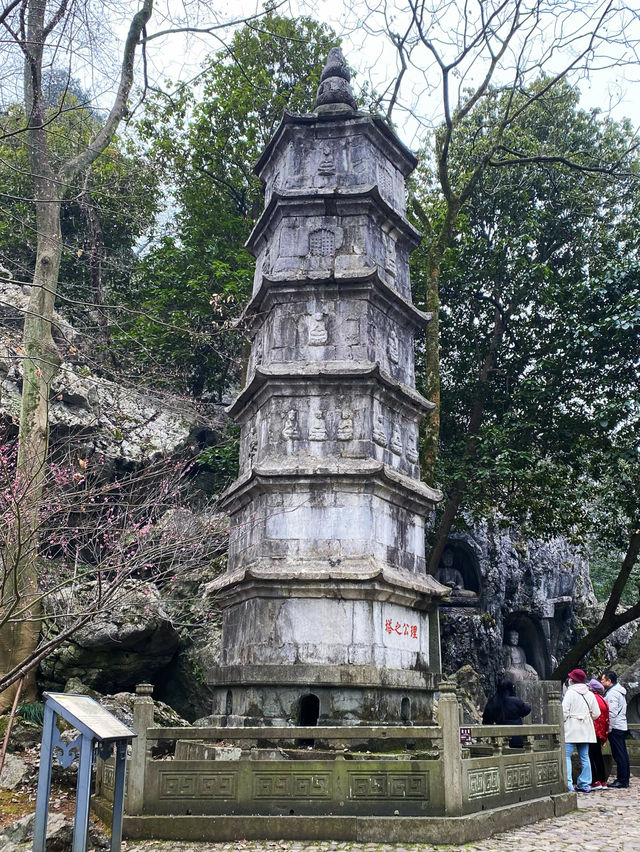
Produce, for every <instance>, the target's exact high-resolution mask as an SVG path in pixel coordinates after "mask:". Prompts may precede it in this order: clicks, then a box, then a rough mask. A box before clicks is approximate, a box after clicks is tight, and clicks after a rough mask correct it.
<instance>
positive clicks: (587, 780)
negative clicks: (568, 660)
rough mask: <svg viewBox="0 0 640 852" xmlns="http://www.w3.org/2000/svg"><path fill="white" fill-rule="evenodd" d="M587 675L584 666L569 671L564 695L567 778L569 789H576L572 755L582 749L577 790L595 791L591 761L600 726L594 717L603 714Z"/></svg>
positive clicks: (579, 752) (584, 791)
mask: <svg viewBox="0 0 640 852" xmlns="http://www.w3.org/2000/svg"><path fill="white" fill-rule="evenodd" d="M586 680H587V676H586V674H585V673H584V672H583V671H582V669H574V670H573V671H572V672H569V688H568V689H567V691H566V693H565V696H564V698H563V699H562V711H563V714H564V741H565V750H566V756H567V779H568V781H569V789H570V790H573V789H574V787H573V781H572V778H571V755H572V754H573V752H574V750H575V749H577V750H578V756H579V757H580V766H581V771H580V775H579V776H578V780H577V781H576V787H575V789H576V790H579V791H580V792H581V793H590V792H591V763H590V762H589V743H595V742H596V741H597V739H596V729H595V728H594V726H593V720H594V719H597V718H598V716H599V715H600V708H599V707H598V702H597V701H596V699H595V696H594V695H593V693H592V692H591V691H590V690H589V687H588V686H587V684H586V682H585V681H586Z"/></svg>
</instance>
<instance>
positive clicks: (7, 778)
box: [0, 752, 29, 790]
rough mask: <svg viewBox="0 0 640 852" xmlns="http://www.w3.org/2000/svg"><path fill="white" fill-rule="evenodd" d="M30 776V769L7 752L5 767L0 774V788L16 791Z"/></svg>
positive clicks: (22, 761)
mask: <svg viewBox="0 0 640 852" xmlns="http://www.w3.org/2000/svg"><path fill="white" fill-rule="evenodd" d="M28 775H29V767H28V766H27V764H26V763H25V762H24V760H21V759H20V758H19V757H17V756H16V755H15V754H11V752H7V753H6V754H5V756H4V765H3V767H2V772H1V773H0V787H4V788H5V789H6V790H15V788H16V787H17V786H18V785H19V784H21V783H22V782H23V781H24V780H25V778H26V777H27V776H28Z"/></svg>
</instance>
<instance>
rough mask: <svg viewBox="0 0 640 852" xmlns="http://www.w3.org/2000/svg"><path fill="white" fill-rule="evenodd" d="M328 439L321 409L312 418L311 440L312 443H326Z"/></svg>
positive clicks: (310, 427)
mask: <svg viewBox="0 0 640 852" xmlns="http://www.w3.org/2000/svg"><path fill="white" fill-rule="evenodd" d="M326 439H327V426H326V423H325V422H324V414H323V413H322V411H320V409H317V410H316V411H314V412H313V415H312V418H311V425H310V426H309V440H310V441H326Z"/></svg>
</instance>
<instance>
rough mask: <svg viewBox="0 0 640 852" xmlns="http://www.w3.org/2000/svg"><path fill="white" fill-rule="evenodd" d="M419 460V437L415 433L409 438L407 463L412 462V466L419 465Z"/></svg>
mask: <svg viewBox="0 0 640 852" xmlns="http://www.w3.org/2000/svg"><path fill="white" fill-rule="evenodd" d="M418 458H419V456H418V436H417V435H416V434H415V433H412V434H411V435H410V436H409V442H408V446H407V461H408V462H411V464H417V463H418Z"/></svg>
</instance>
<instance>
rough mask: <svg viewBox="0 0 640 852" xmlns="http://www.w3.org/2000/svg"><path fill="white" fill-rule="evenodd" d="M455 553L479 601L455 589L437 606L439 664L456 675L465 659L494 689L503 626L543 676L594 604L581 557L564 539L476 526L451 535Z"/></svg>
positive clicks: (594, 609)
mask: <svg viewBox="0 0 640 852" xmlns="http://www.w3.org/2000/svg"><path fill="white" fill-rule="evenodd" d="M451 542H452V546H453V548H454V550H457V551H458V552H459V553H461V552H464V558H465V559H466V560H467V562H466V565H467V566H472V568H471V569H469V567H467V568H466V569H465V570H466V571H467V574H466V577H467V585H469V586H470V585H471V583H470V582H469V579H468V576H469V571H470V570H471V571H472V572H475V583H476V588H477V590H478V592H477V599H475V600H474V601H473V604H474V605H473V606H469V602H468V600H465V601H459V600H457V599H456V597H455V594H452V596H451V598H450V602H449V604H448V605H447V606H443V607H442V609H441V638H442V656H443V669H444V670H445V671H446V672H448V673H451V674H453V673H454V672H455V671H457V670H458V669H459V668H460V667H461V666H463V665H464V664H466V663H470V664H471V666H472V667H473V668H474V669H475V670H476V671H477V672H478V673H479V674H480V677H481V681H482V684H483V686H484V689H485V690H486V691H487V693H488V694H491V693H492V692H493V690H494V688H495V683H496V680H497V678H498V676H499V674H500V672H501V668H502V647H503V644H505V640H504V637H505V635H506V633H507V632H508V631H511V630H515V631H516V632H517V633H518V634H519V640H518V641H519V645H520V646H521V647H522V648H523V649H524V650H525V653H526V658H527V663H528V664H529V665H531V666H533V668H534V669H535V670H536V671H537V673H538V676H539V677H540V679H542V680H544V679H545V678H548V677H549V675H550V674H551V671H552V668H553V666H554V664H555V660H556V659H560V658H561V657H562V656H563V654H564V653H565V652H566V651H567V650H568V649H569V647H570V646H571V645H572V644H573V642H574V641H575V636H576V631H577V630H578V629H579V627H580V623H581V621H582V620H584V619H585V617H588V616H590V617H591V618H593V616H594V614H596V613H597V611H598V603H597V600H596V598H595V595H594V593H593V588H592V586H591V581H590V579H589V569H588V563H587V560H586V558H585V557H584V556H583V555H582V554H581V553H580V552H579V551H578V550H577V549H576V548H573V547H571V546H570V545H569V544H568V543H567V542H566V541H565V540H564V539H554V540H552V541H548V542H540V541H530V540H527V539H524V538H522V537H521V536H519V535H518V534H517V533H515V532H512V531H511V532H510V531H504V530H495V529H492V528H491V527H490V526H489V525H488V524H483V525H479V526H478V527H476V528H474V529H473V530H471V531H470V532H468V533H464V534H459V535H454V536H453V537H452V539H451Z"/></svg>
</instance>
